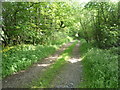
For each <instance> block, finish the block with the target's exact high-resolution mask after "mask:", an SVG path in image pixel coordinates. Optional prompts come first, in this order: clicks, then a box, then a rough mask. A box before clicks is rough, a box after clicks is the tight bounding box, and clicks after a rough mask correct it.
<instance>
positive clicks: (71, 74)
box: [51, 43, 83, 88]
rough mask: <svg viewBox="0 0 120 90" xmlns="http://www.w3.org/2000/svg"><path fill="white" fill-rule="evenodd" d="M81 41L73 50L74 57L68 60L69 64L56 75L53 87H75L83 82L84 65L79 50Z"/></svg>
mask: <svg viewBox="0 0 120 90" xmlns="http://www.w3.org/2000/svg"><path fill="white" fill-rule="evenodd" d="M79 45H80V44H79V43H78V44H77V45H76V46H75V48H74V49H73V52H72V57H71V58H70V59H69V60H68V64H67V65H66V66H65V67H64V68H63V69H62V70H61V71H60V74H59V75H57V76H56V77H55V79H54V80H53V82H52V85H51V87H53V88H75V87H76V86H77V85H79V84H80V82H82V79H83V78H82V65H81V62H80V61H81V58H80V51H79Z"/></svg>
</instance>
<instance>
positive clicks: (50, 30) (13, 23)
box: [1, 2, 120, 48]
mask: <svg viewBox="0 0 120 90" xmlns="http://www.w3.org/2000/svg"><path fill="white" fill-rule="evenodd" d="M118 6H119V5H118V3H112V2H89V3H87V4H86V5H85V6H84V7H80V4H77V3H74V4H69V3H64V2H59V3H58V2H53V3H50V2H38V3H32V2H19V3H17V2H15V3H12V2H4V3H3V9H2V13H3V18H2V19H3V26H2V33H1V36H2V42H3V45H4V46H7V45H16V44H21V43H25V44H28V43H29V44H33V45H34V44H54V43H59V42H60V41H59V42H58V40H62V39H65V38H66V37H67V36H70V37H71V36H73V37H74V38H77V37H76V36H75V35H77V34H78V38H84V39H85V40H86V41H87V42H92V41H93V42H95V45H96V46H98V47H100V48H109V47H112V46H118V45H119V41H118V37H119V34H118V33H119V30H118V25H119V20H120V19H119V17H120V15H119V13H118V12H119V9H118ZM11 7H12V8H11Z"/></svg>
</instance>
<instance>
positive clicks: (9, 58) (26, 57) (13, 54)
mask: <svg viewBox="0 0 120 90" xmlns="http://www.w3.org/2000/svg"><path fill="white" fill-rule="evenodd" d="M57 47H58V46H55V45H54V46H50V45H49V46H47V45H46V46H43V45H37V46H33V45H18V46H14V47H7V48H5V49H4V50H3V52H2V77H3V78H4V77H6V76H9V75H11V74H13V73H15V72H18V71H20V70H25V69H26V68H28V67H29V66H31V65H32V64H33V63H35V62H37V61H40V60H42V58H45V57H46V56H48V55H50V54H52V53H54V52H55V50H56V49H57Z"/></svg>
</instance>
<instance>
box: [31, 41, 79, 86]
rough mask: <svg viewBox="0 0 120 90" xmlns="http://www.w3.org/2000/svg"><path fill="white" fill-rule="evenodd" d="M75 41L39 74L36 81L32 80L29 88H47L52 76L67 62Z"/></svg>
mask: <svg viewBox="0 0 120 90" xmlns="http://www.w3.org/2000/svg"><path fill="white" fill-rule="evenodd" d="M76 43H77V42H75V43H73V44H72V45H71V46H69V47H68V48H67V49H66V50H65V51H64V52H63V53H62V55H60V57H59V58H58V59H57V60H56V62H55V63H54V64H53V65H51V66H50V67H49V68H48V69H47V70H46V71H45V72H44V74H43V75H42V76H41V78H40V79H39V80H38V81H33V83H32V85H30V87H31V88H49V87H50V83H51V81H52V80H53V79H54V77H55V76H56V75H57V74H58V73H59V71H60V69H61V68H62V67H63V66H64V65H65V64H66V63H67V62H66V60H67V59H69V58H70V56H71V52H72V50H73V48H74V46H75V45H76Z"/></svg>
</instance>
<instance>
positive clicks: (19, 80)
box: [2, 42, 72, 88]
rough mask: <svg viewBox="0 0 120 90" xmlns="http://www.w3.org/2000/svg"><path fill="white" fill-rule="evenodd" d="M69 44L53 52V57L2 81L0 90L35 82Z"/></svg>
mask: <svg viewBox="0 0 120 90" xmlns="http://www.w3.org/2000/svg"><path fill="white" fill-rule="evenodd" d="M71 44H72V42H71V43H68V44H65V45H63V46H62V47H61V48H60V49H59V50H58V51H56V52H55V54H54V55H52V56H50V57H48V58H45V59H44V60H42V61H40V62H38V63H36V64H34V65H32V66H31V67H30V68H29V69H28V70H25V71H24V70H23V71H20V72H18V73H16V74H14V75H12V76H9V77H7V78H5V79H3V80H2V88H22V87H24V86H25V85H26V84H29V83H31V82H32V81H34V80H37V78H38V77H40V76H41V75H42V73H43V72H44V70H45V69H46V68H48V67H49V66H50V65H51V64H53V63H54V62H55V60H56V59H57V58H58V57H59V55H60V54H61V53H62V52H63V51H64V50H65V49H66V48H67V47H68V46H70V45H71ZM24 88H25V87H24Z"/></svg>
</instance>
